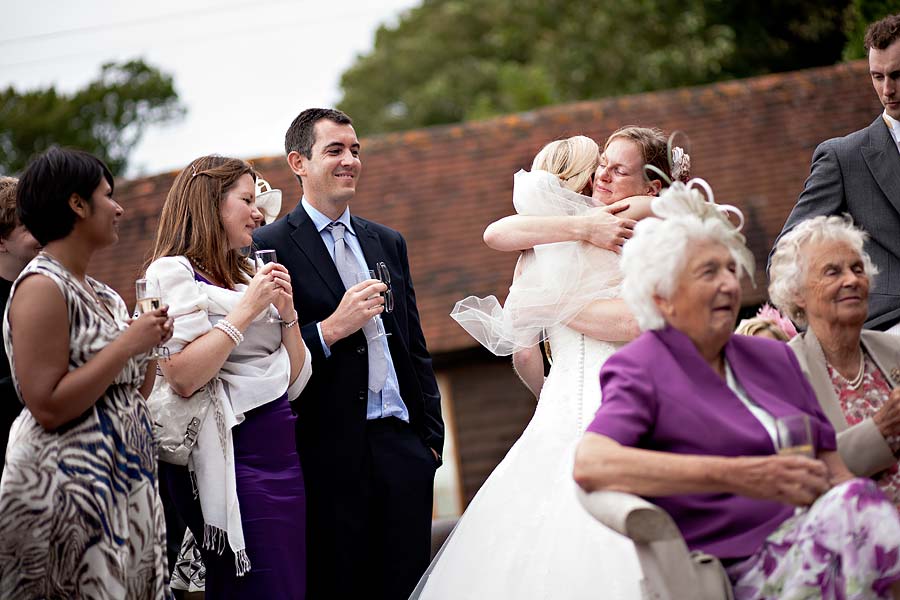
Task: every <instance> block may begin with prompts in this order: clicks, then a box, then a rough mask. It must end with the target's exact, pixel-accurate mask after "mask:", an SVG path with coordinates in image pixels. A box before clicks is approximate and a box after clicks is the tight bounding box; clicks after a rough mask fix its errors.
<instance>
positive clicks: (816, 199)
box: [770, 115, 900, 330]
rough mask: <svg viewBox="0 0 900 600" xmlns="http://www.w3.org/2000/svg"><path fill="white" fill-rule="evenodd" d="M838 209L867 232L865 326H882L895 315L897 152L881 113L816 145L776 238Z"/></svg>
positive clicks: (898, 281) (899, 213)
mask: <svg viewBox="0 0 900 600" xmlns="http://www.w3.org/2000/svg"><path fill="white" fill-rule="evenodd" d="M843 213H849V214H850V216H852V217H853V221H854V223H856V225H858V226H859V227H861V228H862V229H864V230H865V231H866V232H868V234H869V241H868V243H867V244H866V251H867V252H868V253H869V255H870V256H871V257H872V261H873V262H874V263H875V265H876V266H877V267H878V270H879V274H878V276H876V277H875V279H874V286H873V287H872V289H871V291H870V293H869V318H868V321H866V327H867V328H869V329H882V330H883V329H887V328H889V327H890V326H891V325H893V324H894V323H896V322H897V321H900V152H898V151H897V145H896V144H895V143H894V140H893V138H892V137H891V134H890V131H889V130H888V127H887V124H886V123H885V122H884V119H883V118H882V116H881V115H879V116H878V118H877V119H875V121H874V122H873V123H872V124H871V125H869V126H868V127H866V128H865V129H860V130H859V131H856V132H854V133H851V134H850V135H848V136H845V137H842V138H834V139H831V140H828V141H826V142H822V143H821V144H820V145H819V147H818V148H816V151H815V153H814V154H813V162H812V169H811V171H810V174H809V178H808V179H807V180H806V185H805V186H804V189H803V192H802V193H801V194H800V198H799V200H797V204H796V206H794V209H793V210H792V211H791V214H790V216H788V219H787V222H785V224H784V228H783V229H782V231H781V233H780V234H779V235H778V238H779V239H780V238H781V236H782V235H784V234H785V233H786V232H788V231H790V230H791V229H793V228H794V226H796V225H797V224H798V223H800V222H802V221H805V220H807V219H811V218H813V217H817V216H819V215H840V214H843ZM776 243H777V240H776ZM770 258H771V255H770Z"/></svg>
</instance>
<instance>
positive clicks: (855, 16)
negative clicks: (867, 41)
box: [844, 0, 900, 60]
mask: <svg viewBox="0 0 900 600" xmlns="http://www.w3.org/2000/svg"><path fill="white" fill-rule="evenodd" d="M897 13H900V0H853V1H852V2H851V3H850V6H849V7H848V8H847V11H846V13H845V26H844V31H845V32H846V35H847V43H846V45H845V46H844V59H845V60H853V59H854V58H865V56H866V49H865V48H864V47H863V38H865V36H866V29H867V28H868V27H869V24H870V23H873V22H875V21H878V20H879V19H883V18H884V17H886V16H888V15H895V14H897Z"/></svg>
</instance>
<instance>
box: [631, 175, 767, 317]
mask: <svg viewBox="0 0 900 600" xmlns="http://www.w3.org/2000/svg"><path fill="white" fill-rule="evenodd" d="M694 181H698V180H692V182H690V183H689V184H688V185H685V184H683V183H680V182H675V183H673V184H672V185H671V186H670V187H669V188H667V189H666V190H664V191H663V193H662V194H661V195H660V197H659V198H656V199H655V200H654V201H653V204H652V208H653V213H654V214H655V215H656V217H649V218H646V219H644V220H642V221H641V222H640V223H638V224H637V226H636V227H635V228H634V237H632V238H631V239H630V240H629V241H628V243H627V244H625V247H624V248H623V250H622V263H621V264H622V272H623V274H624V280H623V282H622V297H623V298H624V299H625V302H626V303H627V304H628V306H629V308H630V309H631V311H632V313H634V316H635V318H636V319H637V322H638V326H640V328H641V329H642V330H647V329H662V328H663V327H664V326H665V320H664V319H663V316H662V314H661V313H660V312H659V309H658V308H657V306H656V302H654V300H653V297H654V296H659V297H662V298H671V297H672V294H673V293H674V291H675V288H676V287H677V286H678V279H679V278H680V277H681V273H682V271H683V270H684V267H685V264H686V262H687V258H688V252H689V249H690V247H691V244H692V243H698V242H709V241H711V242H718V243H720V244H722V245H723V246H725V247H726V248H727V249H728V251H729V252H730V253H731V256H732V257H733V258H734V260H735V262H736V263H737V265H738V276H740V275H741V271H744V272H746V273H748V274H750V275H751V276H752V274H753V270H754V260H753V255H752V254H751V253H750V250H748V249H747V246H746V245H745V243H744V236H743V235H741V233H740V231H739V230H738V229H737V228H735V226H734V225H732V223H731V222H730V221H729V220H728V218H727V217H726V216H725V214H724V213H723V212H722V210H721V208H723V207H720V206H718V205H716V204H714V203H713V202H708V201H707V200H706V198H705V197H704V196H703V194H702V193H701V192H700V190H698V189H697V186H695V185H693V182H694ZM703 185H704V186H705V182H704V183H703ZM706 187H707V190H708V186H706ZM708 193H711V192H710V191H709V190H708ZM729 208H731V209H732V210H734V211H736V210H737V209H734V208H733V207H729ZM738 212H739V211H738Z"/></svg>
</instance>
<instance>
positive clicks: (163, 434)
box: [147, 372, 219, 466]
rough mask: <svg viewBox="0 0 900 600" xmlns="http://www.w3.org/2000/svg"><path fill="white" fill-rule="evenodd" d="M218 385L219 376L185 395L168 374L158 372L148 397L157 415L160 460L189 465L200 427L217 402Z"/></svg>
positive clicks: (152, 416) (155, 432)
mask: <svg viewBox="0 0 900 600" xmlns="http://www.w3.org/2000/svg"><path fill="white" fill-rule="evenodd" d="M218 386H219V378H218V377H215V378H213V379H211V380H210V381H209V382H207V383H206V385H204V386H203V387H201V388H200V389H199V390H197V391H196V392H194V393H193V395H191V396H189V397H187V398H185V397H183V396H179V395H178V394H176V393H175V392H174V391H173V390H172V387H171V386H170V385H169V382H168V381H166V378H165V377H163V376H162V374H160V373H159V372H157V375H156V382H155V383H154V384H153V391H152V392H151V393H150V397H149V398H147V408H149V409H150V416H151V418H152V419H153V429H154V435H155V437H156V440H157V442H158V452H159V460H161V461H163V462H167V463H171V464H173V465H182V466H184V465H187V463H188V458H190V455H191V450H192V449H193V448H194V445H195V444H196V443H197V436H198V435H199V433H200V427H201V426H202V425H203V421H204V420H205V419H206V414H207V413H208V412H209V409H210V407H211V406H212V405H213V403H214V402H215V394H216V391H217V390H218ZM213 410H215V409H213Z"/></svg>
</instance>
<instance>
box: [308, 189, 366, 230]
mask: <svg viewBox="0 0 900 600" xmlns="http://www.w3.org/2000/svg"><path fill="white" fill-rule="evenodd" d="M300 202H301V203H302V204H303V208H304V209H305V210H306V214H308V215H309V218H310V219H312V222H313V225H315V226H316V231H318V232H319V233H322V230H323V229H325V228H326V227H328V225H329V224H330V223H331V222H332V221H331V219H329V218H328V216H327V215H325V214H323V213H322V212H320V211H319V210H317V209H316V208H315V207H314V206H313V205H312V204H310V203H309V202H308V201H307V200H306V196H304V197H303V198H301V199H300ZM335 221H336V222H338V223H343V224H344V227H346V228H347V231H349V232H350V233H352V234H353V235H356V232H355V231H354V230H353V224H352V223H351V222H350V207H349V206H348V207H347V208H345V209H344V212H343V213H341V216H340V217H338V218H337V219H335Z"/></svg>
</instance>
